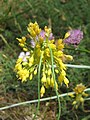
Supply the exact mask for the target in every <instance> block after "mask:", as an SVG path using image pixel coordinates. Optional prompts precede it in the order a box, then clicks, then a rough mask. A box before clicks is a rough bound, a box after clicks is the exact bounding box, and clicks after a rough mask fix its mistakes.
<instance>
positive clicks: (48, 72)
mask: <svg viewBox="0 0 90 120" xmlns="http://www.w3.org/2000/svg"><path fill="white" fill-rule="evenodd" d="M51 73H52V71H51V68H49V69H48V71H47V74H48V75H49V76H50V75H51Z"/></svg>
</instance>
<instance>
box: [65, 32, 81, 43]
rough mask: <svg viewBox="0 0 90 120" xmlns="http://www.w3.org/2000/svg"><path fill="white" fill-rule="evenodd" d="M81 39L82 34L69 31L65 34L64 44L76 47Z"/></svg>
mask: <svg viewBox="0 0 90 120" xmlns="http://www.w3.org/2000/svg"><path fill="white" fill-rule="evenodd" d="M82 39H83V32H82V31H80V30H70V31H69V32H67V33H66V35H65V39H64V43H66V44H72V45H78V44H79V43H80V41H81V40H82Z"/></svg>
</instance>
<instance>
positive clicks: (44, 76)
mask: <svg viewBox="0 0 90 120" xmlns="http://www.w3.org/2000/svg"><path fill="white" fill-rule="evenodd" d="M41 82H42V83H45V82H46V75H45V74H43V77H42V78H41Z"/></svg>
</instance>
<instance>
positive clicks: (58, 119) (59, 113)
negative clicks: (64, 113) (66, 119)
mask: <svg viewBox="0 0 90 120" xmlns="http://www.w3.org/2000/svg"><path fill="white" fill-rule="evenodd" d="M49 50H50V55H51V62H52V63H51V65H52V73H53V79H54V87H55V92H56V95H57V99H58V107H59V111H58V118H57V120H60V115H61V104H60V98H59V95H58V91H57V89H56V84H55V82H56V81H55V80H56V79H55V72H54V60H53V53H52V49H51V48H50V47H49Z"/></svg>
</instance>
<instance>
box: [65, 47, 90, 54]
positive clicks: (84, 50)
mask: <svg viewBox="0 0 90 120" xmlns="http://www.w3.org/2000/svg"><path fill="white" fill-rule="evenodd" d="M64 49H68V50H74V51H80V52H86V53H90V51H89V50H86V49H73V48H64Z"/></svg>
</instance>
